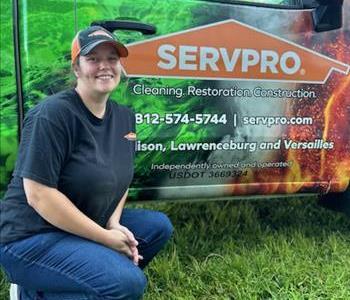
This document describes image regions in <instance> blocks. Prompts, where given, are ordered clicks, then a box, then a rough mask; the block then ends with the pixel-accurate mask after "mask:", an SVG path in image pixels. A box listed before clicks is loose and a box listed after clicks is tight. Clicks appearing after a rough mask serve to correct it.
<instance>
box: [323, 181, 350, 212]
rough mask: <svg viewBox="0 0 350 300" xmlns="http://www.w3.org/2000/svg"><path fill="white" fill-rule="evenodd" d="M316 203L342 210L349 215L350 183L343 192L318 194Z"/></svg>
mask: <svg viewBox="0 0 350 300" xmlns="http://www.w3.org/2000/svg"><path fill="white" fill-rule="evenodd" d="M318 204H319V205H321V206H323V207H325V208H328V209H331V210H335V211H339V212H343V213H345V214H346V215H347V216H349V217H350V185H349V186H348V188H347V189H346V190H345V192H342V193H329V194H326V195H322V196H320V197H319V201H318Z"/></svg>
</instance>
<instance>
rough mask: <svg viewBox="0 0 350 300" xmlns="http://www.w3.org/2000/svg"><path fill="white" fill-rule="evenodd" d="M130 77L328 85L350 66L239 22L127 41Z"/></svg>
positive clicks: (126, 64)
mask: <svg viewBox="0 0 350 300" xmlns="http://www.w3.org/2000/svg"><path fill="white" fill-rule="evenodd" d="M127 46H128V50H129V56H128V58H121V60H122V64H123V68H124V72H125V74H126V75H127V76H129V77H140V76H143V77H174V78H195V79H211V80H230V79H234V80H268V81H293V82H305V83H324V82H325V81H326V80H327V78H328V77H329V75H330V73H331V72H332V71H337V72H340V73H343V74H348V73H349V69H350V66H349V65H347V64H344V63H342V62H339V61H336V60H334V59H331V58H328V57H326V56H324V55H322V54H319V53H317V52H314V51H312V50H310V49H307V48H305V47H302V46H300V45H297V44H295V43H293V42H290V41H287V40H285V39H283V38H280V37H278V36H275V35H272V34H270V33H267V32H263V31H261V30H259V29H257V28H254V27H252V26H249V25H246V24H243V23H241V22H238V21H235V20H226V21H223V22H218V23H214V24H209V25H205V26H200V27H196V28H192V29H190V30H185V31H181V32H177V33H173V34H169V35H165V36H161V37H157V38H153V39H149V40H146V41H142V42H136V43H132V44H129V45H127Z"/></svg>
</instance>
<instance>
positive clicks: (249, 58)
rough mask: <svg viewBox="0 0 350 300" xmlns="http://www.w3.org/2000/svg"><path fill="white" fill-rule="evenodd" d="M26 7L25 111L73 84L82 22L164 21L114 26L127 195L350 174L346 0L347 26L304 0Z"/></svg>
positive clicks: (340, 178) (303, 184) (240, 188)
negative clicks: (149, 31) (122, 52)
mask: <svg viewBox="0 0 350 300" xmlns="http://www.w3.org/2000/svg"><path fill="white" fill-rule="evenodd" d="M264 2H265V3H266V2H267V1H264ZM284 2H285V1H277V0H276V1H270V3H274V4H279V3H284ZM23 3H27V4H26V6H24V4H23ZM1 5H3V4H1ZM52 5H55V6H57V9H52ZM21 9H22V12H24V11H26V12H27V18H26V19H24V18H23V16H24V15H25V14H24V13H23V14H22V15H21V16H22V18H23V19H22V21H21V26H22V29H23V30H22V31H21V54H22V57H23V80H24V94H25V108H26V110H27V109H28V108H30V107H32V106H33V105H35V104H36V103H37V102H39V101H41V100H42V99H43V98H44V97H45V96H46V95H49V94H52V93H54V92H57V91H59V90H62V89H64V88H67V87H70V86H73V85H74V78H73V76H72V75H71V71H70V61H69V59H70V43H71V40H72V38H73V37H74V35H75V32H76V29H80V28H83V27H86V26H88V25H89V24H90V23H91V22H92V21H95V20H114V19H116V18H120V19H129V18H131V19H133V20H136V21H139V22H142V23H146V24H153V25H155V26H156V28H157V32H156V33H155V34H154V35H152V36H145V35H142V34H141V33H139V32H132V31H123V30H119V31H116V32H115V33H116V34H117V36H118V38H119V39H120V40H121V41H122V42H123V43H126V44H128V45H129V50H130V57H129V58H127V59H126V60H123V61H122V64H123V69H124V76H123V78H122V81H121V83H120V85H119V87H118V89H117V90H116V91H115V92H114V93H113V95H112V98H113V99H115V100H116V101H118V102H119V103H121V104H126V105H128V106H130V107H132V109H133V110H134V111H135V113H136V123H137V140H136V150H137V154H136V165H135V176H134V181H133V185H132V189H131V192H130V196H131V198H134V199H138V200H142V199H170V198H172V199H174V198H204V197H224V196H234V195H250V194H253V195H257V194H260V195H261V194H265V195H267V194H273V193H282V194H284V193H299V192H318V193H324V192H328V191H343V190H345V189H346V187H347V185H348V184H349V179H350V139H349V136H350V129H349V126H348V124H349V123H350V76H349V63H350V49H348V47H347V45H349V44H350V15H349V14H350V2H349V1H344V7H343V12H344V17H343V18H344V21H343V26H342V28H341V29H338V30H334V31H329V32H320V33H316V32H314V31H313V29H312V17H311V14H310V10H283V9H272V8H264V7H254V6H241V5H231V4H224V3H219V2H215V3H214V2H209V1H197V0H196V1H195V0H183V1H180V0H172V1H160V0H158V1H150V0H135V1H132V2H131V1H130V0H119V1H112V0H100V1H93V0H84V1H80V0H78V1H76V5H74V2H73V1H28V2H21ZM75 9H76V11H75ZM26 20H27V21H26ZM2 22H3V21H2ZM8 22H9V21H8ZM28 22H30V26H28ZM9 26H10V25H9ZM198 36H200V38H198ZM8 38H9V37H8ZM12 86H13V83H12ZM12 90H13V88H12ZM1 95H2V94H1ZM3 99H5V98H1V101H2V103H5V102H3V101H4V100H3ZM11 101H13V100H11ZM11 105H14V104H13V102H11ZM11 122H12V123H10V122H7V123H6V126H8V127H7V128H8V129H7V130H8V132H10V131H11V132H15V131H16V129H15V124H16V122H13V119H11ZM1 130H3V129H1ZM2 132H3V131H2ZM1 151H3V150H1ZM15 151H16V150H15V149H14V151H12V152H11V153H14V152H15ZM4 153H5V152H4ZM1 155H2V156H1V159H3V157H5V154H4V155H3V152H1ZM12 164H13V160H11V161H10V160H9V163H8V168H9V169H11V167H12ZM1 180H2V182H1V184H3V185H4V184H5V183H4V182H5V181H7V180H8V175H6V176H5V177H4V178H2V179H1Z"/></svg>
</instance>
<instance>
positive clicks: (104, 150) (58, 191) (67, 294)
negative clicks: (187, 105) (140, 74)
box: [0, 26, 172, 300]
mask: <svg viewBox="0 0 350 300" xmlns="http://www.w3.org/2000/svg"><path fill="white" fill-rule="evenodd" d="M71 54H72V66H73V70H74V74H75V76H76V78H77V85H76V88H75V89H72V90H67V91H63V92H61V93H58V94H55V95H53V96H50V97H48V98H47V99H46V100H45V101H43V102H41V103H40V104H38V105H37V106H36V107H34V108H33V109H31V110H30V111H29V112H28V114H27V116H26V119H25V125H24V128H23V134H22V140H21V144H20V148H19V154H18V159H17V163H16V167H15V171H14V173H13V178H12V181H11V183H10V184H9V187H8V191H7V193H6V195H5V198H4V200H3V201H1V247H0V251H1V264H2V266H3V268H4V270H5V272H6V274H7V275H8V277H9V279H10V281H11V282H14V283H17V284H18V285H19V287H20V299H47V300H51V299H60V300H67V299H69V300H74V299H79V300H81V299H139V298H140V297H142V295H143V293H144V289H145V286H146V279H145V276H144V274H143V272H142V269H143V268H144V267H145V266H146V265H147V264H148V263H149V262H150V261H151V259H152V258H153V257H154V256H155V255H156V254H157V252H158V251H159V250H160V249H161V248H162V247H163V246H164V244H165V243H166V241H167V240H168V239H169V238H170V236H171V233H172V225H171V223H170V221H169V219H168V218H167V217H166V216H165V215H164V214H162V213H160V212H154V211H148V210H136V209H134V210H132V209H123V207H124V204H125V201H126V198H127V194H128V187H129V185H130V183H131V180H132V177H133V158H134V146H135V145H134V140H135V133H134V132H135V121H134V115H133V113H132V112H131V111H130V110H129V109H128V108H126V107H124V106H122V105H119V104H117V103H115V102H113V101H111V100H110V99H109V95H110V93H111V92H112V91H113V90H114V89H115V88H116V87H117V86H118V84H119V81H120V75H121V65H120V57H126V56H127V55H128V51H127V49H126V47H125V46H124V45H123V44H121V43H120V42H118V41H117V40H116V39H115V37H114V36H113V35H112V34H111V33H110V32H108V31H106V30H105V29H104V28H102V27H99V26H92V27H89V28H87V29H85V30H83V31H80V32H79V33H78V34H77V35H76V37H75V38H74V40H73V43H72V52H71Z"/></svg>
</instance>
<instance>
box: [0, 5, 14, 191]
mask: <svg viewBox="0 0 350 300" xmlns="http://www.w3.org/2000/svg"><path fill="white" fill-rule="evenodd" d="M10 4H11V1H1V3H0V8H1V9H0V19H1V22H0V24H1V35H0V44H1V47H0V52H1V63H0V162H1V163H0V198H1V197H2V195H3V193H4V191H5V189H6V186H7V183H8V180H9V178H10V176H11V173H12V169H13V166H14V163H15V160H16V155H17V144H18V136H17V129H18V128H17V101H16V81H15V80H16V79H15V78H16V77H15V65H14V57H13V52H14V49H13V39H12V7H11V5H10Z"/></svg>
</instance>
